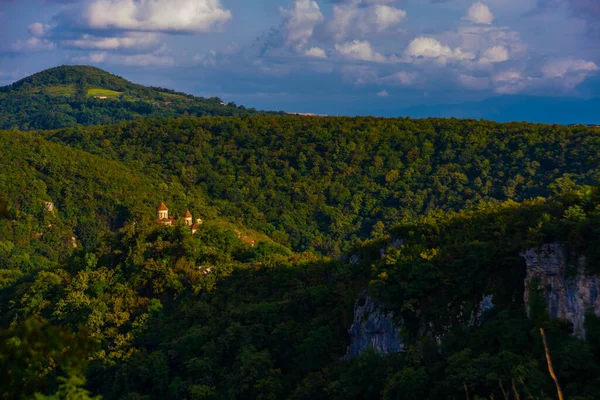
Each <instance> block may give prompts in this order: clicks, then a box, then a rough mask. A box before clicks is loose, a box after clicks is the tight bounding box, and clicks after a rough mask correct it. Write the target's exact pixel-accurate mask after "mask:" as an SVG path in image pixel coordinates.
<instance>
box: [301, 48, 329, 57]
mask: <svg viewBox="0 0 600 400" xmlns="http://www.w3.org/2000/svg"><path fill="white" fill-rule="evenodd" d="M304 54H305V55H307V56H308V57H313V58H327V54H326V53H325V50H323V49H321V48H320V47H311V48H310V49H308V50H306V51H305V52H304Z"/></svg>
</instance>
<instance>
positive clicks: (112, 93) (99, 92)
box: [87, 88, 121, 97]
mask: <svg viewBox="0 0 600 400" xmlns="http://www.w3.org/2000/svg"><path fill="white" fill-rule="evenodd" d="M120 95H121V92H116V91H114V90H108V89H97V88H94V89H89V90H88V92H87V97H93V96H106V97H119V96H120Z"/></svg>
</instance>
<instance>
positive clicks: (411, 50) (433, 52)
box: [405, 36, 475, 63]
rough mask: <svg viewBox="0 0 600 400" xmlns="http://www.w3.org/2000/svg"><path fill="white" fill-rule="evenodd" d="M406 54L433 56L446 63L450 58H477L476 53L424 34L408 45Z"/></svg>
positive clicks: (409, 55) (416, 56)
mask: <svg viewBox="0 0 600 400" xmlns="http://www.w3.org/2000/svg"><path fill="white" fill-rule="evenodd" d="M405 55H406V56H408V57H412V58H420V57H422V58H433V59H436V60H437V61H438V62H440V63H446V61H448V60H473V59H474V58H475V54H474V53H471V52H463V51H462V50H461V49H460V48H459V47H457V48H455V49H454V50H452V49H451V48H450V47H449V46H445V45H443V44H441V43H440V42H439V41H438V40H436V39H433V38H428V37H423V36H422V37H418V38H416V39H414V40H413V41H412V42H411V43H410V44H409V45H408V47H407V48H406V50H405Z"/></svg>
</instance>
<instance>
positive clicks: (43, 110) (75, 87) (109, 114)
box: [0, 66, 267, 130]
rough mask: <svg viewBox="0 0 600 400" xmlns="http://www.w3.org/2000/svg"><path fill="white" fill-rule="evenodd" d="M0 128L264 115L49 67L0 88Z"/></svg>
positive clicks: (86, 71)
mask: <svg viewBox="0 0 600 400" xmlns="http://www.w3.org/2000/svg"><path fill="white" fill-rule="evenodd" d="M0 110H2V112H1V113H0V129H22V130H31V129H56V128H62V127H67V126H73V125H99V124H110V123H115V122H120V121H127V120H133V119H137V118H142V117H177V116H184V115H192V116H202V115H229V116H232V115H248V114H267V113H264V112H258V111H257V110H255V109H249V108H248V109H247V108H245V107H243V106H239V107H238V106H236V104H235V103H229V104H225V103H224V102H223V101H222V100H221V99H219V98H216V97H214V98H210V99H205V98H202V97H195V96H192V95H188V94H184V93H178V92H175V91H173V90H169V89H163V88H159V87H145V86H141V85H136V84H134V83H131V82H129V81H126V80H125V79H123V78H120V77H118V76H115V75H112V74H109V73H108V72H105V71H102V70H100V69H98V68H94V67H89V66H62V67H57V68H51V69H48V70H45V71H42V72H40V73H38V74H35V75H32V76H30V77H28V78H25V79H22V80H20V81H18V82H15V83H13V84H12V85H8V86H4V87H0Z"/></svg>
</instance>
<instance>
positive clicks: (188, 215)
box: [183, 210, 192, 218]
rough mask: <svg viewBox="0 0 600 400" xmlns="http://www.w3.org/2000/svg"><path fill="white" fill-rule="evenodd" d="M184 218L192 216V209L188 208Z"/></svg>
mask: <svg viewBox="0 0 600 400" xmlns="http://www.w3.org/2000/svg"><path fill="white" fill-rule="evenodd" d="M183 218H192V213H191V212H190V210H187V211H186V212H185V215H184V216H183Z"/></svg>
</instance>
